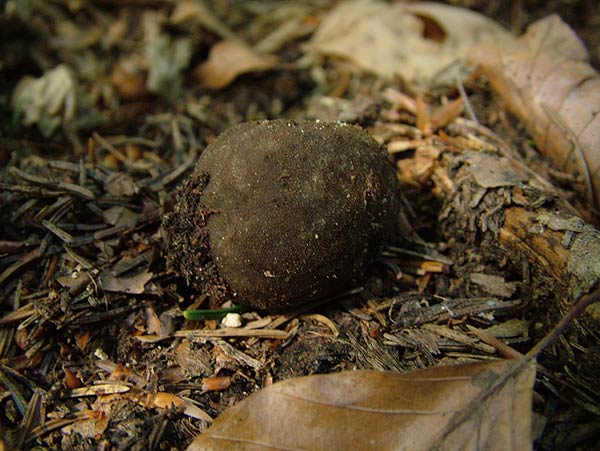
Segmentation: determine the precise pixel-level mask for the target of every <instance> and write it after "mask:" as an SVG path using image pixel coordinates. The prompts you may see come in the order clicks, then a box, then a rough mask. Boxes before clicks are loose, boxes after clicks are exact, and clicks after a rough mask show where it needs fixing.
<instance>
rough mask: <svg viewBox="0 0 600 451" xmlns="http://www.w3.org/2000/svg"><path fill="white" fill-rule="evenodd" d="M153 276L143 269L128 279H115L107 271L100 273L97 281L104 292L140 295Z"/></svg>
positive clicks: (115, 277)
mask: <svg viewBox="0 0 600 451" xmlns="http://www.w3.org/2000/svg"><path fill="white" fill-rule="evenodd" d="M153 276H154V274H152V273H151V272H149V271H148V270H146V269H144V270H143V271H140V272H139V273H137V274H135V275H133V276H130V277H117V276H115V275H114V274H113V273H112V272H111V271H110V270H108V269H107V270H104V271H102V272H101V273H100V275H99V277H98V279H99V281H100V284H101V286H102V289H103V290H104V291H112V292H117V293H131V294H141V293H143V292H144V285H146V283H148V281H149V280H150V279H152V277H153Z"/></svg>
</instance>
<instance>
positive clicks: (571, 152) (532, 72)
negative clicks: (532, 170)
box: [470, 15, 600, 207]
mask: <svg viewBox="0 0 600 451" xmlns="http://www.w3.org/2000/svg"><path fill="white" fill-rule="evenodd" d="M470 60H471V62H472V63H473V64H477V65H479V66H480V67H481V69H482V72H483V74H484V75H485V76H486V78H488V80H489V81H490V83H491V85H492V87H493V88H494V89H495V90H496V91H497V92H498V93H499V94H500V96H502V98H503V99H504V100H505V101H506V103H507V106H508V108H509V109H510V110H511V111H513V112H514V113H515V114H516V115H517V116H518V117H519V118H520V119H521V120H522V121H523V122H524V124H525V126H526V127H527V130H528V131H529V133H531V135H532V136H533V138H534V140H535V142H536V144H537V146H538V148H539V150H540V152H541V153H542V154H543V155H545V156H547V157H548V158H549V159H550V160H552V161H553V163H554V164H555V165H556V167H558V168H559V169H560V170H562V171H564V172H566V173H569V174H573V175H576V176H577V179H578V188H579V190H580V192H581V193H583V194H584V195H585V196H587V198H588V200H589V201H590V202H591V203H592V204H594V205H595V206H596V207H598V206H600V76H599V75H598V73H597V72H596V71H595V70H594V69H593V68H592V67H591V66H590V65H589V64H588V55H587V51H586V49H585V47H584V46H583V44H582V42H581V41H580V40H579V38H578V37H577V35H576V34H575V32H574V31H573V30H572V29H571V28H570V27H569V26H568V25H567V24H566V23H564V22H563V21H562V19H561V18H560V17H558V16H557V15H551V16H548V17H546V18H544V19H541V20H539V21H537V22H535V23H533V24H532V25H531V26H530V27H529V29H528V30H527V32H526V33H525V34H524V35H523V36H521V37H520V38H519V39H518V40H517V41H516V43H511V45H504V44H503V43H502V42H499V43H498V44H496V45H485V46H481V47H478V48H476V49H475V50H474V51H473V53H472V54H471V56H470Z"/></svg>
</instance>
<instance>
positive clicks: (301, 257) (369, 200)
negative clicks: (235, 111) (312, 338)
mask: <svg viewBox="0 0 600 451" xmlns="http://www.w3.org/2000/svg"><path fill="white" fill-rule="evenodd" d="M398 189H399V185H398V182H397V179H396V176H395V173H394V169H393V166H392V165H391V164H390V162H389V160H388V158H387V155H386V153H385V152H384V150H383V149H381V148H380V146H379V145H378V144H377V143H376V142H375V141H374V140H373V139H372V138H371V137H370V136H369V135H368V134H367V133H366V132H364V131H362V130H360V129H358V128H356V127H352V126H349V125H345V124H341V123H325V122H319V121H303V122H290V121H286V120H274V121H262V122H249V123H244V124H240V125H237V126H234V127H232V128H230V129H229V130H227V131H226V132H224V133H223V134H222V135H220V136H219V137H218V138H217V139H216V140H215V141H214V142H213V143H212V144H210V145H209V146H208V147H207V148H206V149H205V151H204V153H203V154H202V156H201V157H200V160H199V162H198V165H197V167H196V170H195V172H194V173H193V175H192V176H191V178H190V179H188V180H187V181H186V182H185V183H184V184H183V186H182V187H181V189H180V190H179V192H178V197H177V204H176V207H175V209H174V211H173V212H172V213H171V214H170V215H168V216H167V219H166V220H165V224H164V226H165V230H166V232H167V233H166V235H167V237H168V238H167V241H166V242H167V249H168V260H169V264H170V265H171V266H172V267H173V268H175V269H176V270H177V271H179V272H180V273H181V274H183V275H184V276H185V277H186V278H187V280H188V282H189V283H191V284H192V285H194V286H195V287H196V288H197V289H198V290H200V291H202V292H205V293H208V294H209V295H210V296H211V297H212V298H213V301H221V300H224V299H225V298H228V297H231V296H233V297H234V298H235V300H236V301H238V302H240V303H244V304H250V305H252V306H254V307H258V308H262V309H273V308H275V309H277V308H283V307H287V306H290V305H294V304H298V303H302V302H306V301H310V300H314V299H316V298H320V297H324V296H329V295H332V294H334V293H336V292H339V291H340V290H344V289H348V288H350V287H351V286H352V285H353V284H354V283H355V282H356V280H358V279H360V278H361V275H362V273H363V271H364V267H365V264H367V263H369V262H370V261H372V259H373V258H374V257H375V256H376V254H377V252H378V250H379V248H380V247H381V245H382V244H383V243H385V242H389V241H391V240H393V238H394V236H396V235H397V233H398V227H399V225H398V224H399V221H398V212H399V211H400V207H399V200H398Z"/></svg>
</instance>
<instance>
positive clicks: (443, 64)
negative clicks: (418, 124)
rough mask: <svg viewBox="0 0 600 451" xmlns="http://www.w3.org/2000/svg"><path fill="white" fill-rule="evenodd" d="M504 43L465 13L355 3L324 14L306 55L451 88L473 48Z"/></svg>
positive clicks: (482, 20)
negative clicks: (340, 60) (496, 42)
mask: <svg viewBox="0 0 600 451" xmlns="http://www.w3.org/2000/svg"><path fill="white" fill-rule="evenodd" d="M432 30H435V31H432ZM509 38H510V34H509V33H508V32H507V31H506V30H504V29H503V28H502V27H501V26H499V25H498V24H497V23H495V22H494V21H492V20H490V19H488V18H487V17H485V16H483V15H480V14H477V13H475V12H473V11H470V10H468V9H465V8H459V7H454V6H448V5H442V4H437V3H433V2H416V3H412V4H408V5H407V4H405V3H401V2H396V3H387V2H380V1H369V0H366V1H365V0H359V1H352V2H339V3H338V5H337V6H336V7H335V8H333V9H332V10H331V11H329V12H328V13H327V15H326V16H325V17H324V18H323V21H322V22H321V25H320V26H319V28H318V29H317V31H316V32H315V34H314V35H313V37H312V39H311V41H310V42H309V44H308V46H307V49H308V50H309V51H310V52H314V53H317V54H319V55H325V56H332V57H336V58H342V59H344V60H348V61H350V62H352V63H354V64H355V65H356V66H358V67H360V68H361V69H364V70H367V71H370V72H373V73H375V74H377V75H379V76H382V77H385V78H391V77H394V76H397V75H399V76H401V77H402V78H404V79H405V80H409V81H416V82H418V83H423V84H437V85H444V84H454V83H455V78H456V76H457V74H458V73H459V71H460V69H462V66H464V64H463V60H464V59H465V58H466V56H467V54H468V52H469V50H470V49H471V48H472V47H473V46H474V45H475V44H477V43H479V42H488V41H494V40H503V39H509ZM456 63H458V64H456ZM451 66H452V67H453V68H455V69H457V70H449V68H450V67H451Z"/></svg>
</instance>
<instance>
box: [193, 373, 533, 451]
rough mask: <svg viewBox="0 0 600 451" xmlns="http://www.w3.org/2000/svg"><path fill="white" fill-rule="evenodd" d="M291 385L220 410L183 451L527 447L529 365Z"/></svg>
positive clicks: (337, 377) (338, 377)
mask: <svg viewBox="0 0 600 451" xmlns="http://www.w3.org/2000/svg"><path fill="white" fill-rule="evenodd" d="M513 365H518V362H515V361H496V362H491V363H485V364H466V365H457V366H446V367H437V368H432V369H428V370H422V371H415V372H412V373H409V374H399V373H391V372H376V371H354V372H343V373H337V374H329V375H317V376H308V377H303V378H298V379H290V380H287V381H284V382H280V383H277V384H275V385H272V386H270V387H268V388H266V389H264V390H262V391H260V392H257V393H255V394H253V395H252V396H250V397H249V398H247V399H246V400H244V401H242V402H240V403H239V404H237V405H236V406H235V407H233V408H230V409H229V410H227V411H226V412H225V413H223V414H222V415H221V416H220V417H219V418H218V419H217V420H216V421H215V423H214V424H213V426H212V427H211V428H209V429H208V430H207V431H206V432H205V433H204V434H202V435H200V436H198V437H197V438H196V439H195V440H194V442H193V443H192V444H191V445H190V447H189V448H188V451H198V450H223V449H228V450H265V451H266V450H289V449H294V450H315V451H317V450H337V449H339V450H366V449H376V450H399V449H406V450H422V449H433V448H436V449H462V450H475V449H478V450H480V449H498V450H500V449H502V450H508V449H519V450H527V449H531V396H532V386H533V382H534V379H535V369H534V366H533V364H530V365H528V366H525V368H524V369H523V370H521V371H517V372H516V374H514V375H512V376H510V377H505V376H506V374H507V372H508V371H510V370H511V369H512V368H515V367H514V366H513Z"/></svg>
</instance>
